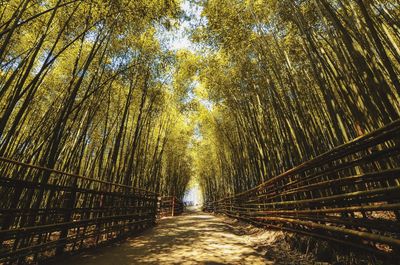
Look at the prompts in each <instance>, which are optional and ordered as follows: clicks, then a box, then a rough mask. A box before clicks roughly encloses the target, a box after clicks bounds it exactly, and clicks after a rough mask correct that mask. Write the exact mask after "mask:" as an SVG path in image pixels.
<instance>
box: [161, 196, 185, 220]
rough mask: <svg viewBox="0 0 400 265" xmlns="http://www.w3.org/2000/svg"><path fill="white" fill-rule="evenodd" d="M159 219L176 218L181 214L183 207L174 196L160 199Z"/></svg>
mask: <svg viewBox="0 0 400 265" xmlns="http://www.w3.org/2000/svg"><path fill="white" fill-rule="evenodd" d="M158 209H159V212H158V216H159V217H167V216H176V215H179V214H182V212H183V209H184V206H183V203H182V201H180V200H179V199H178V198H176V197H175V196H168V197H161V198H160V200H159V207H158Z"/></svg>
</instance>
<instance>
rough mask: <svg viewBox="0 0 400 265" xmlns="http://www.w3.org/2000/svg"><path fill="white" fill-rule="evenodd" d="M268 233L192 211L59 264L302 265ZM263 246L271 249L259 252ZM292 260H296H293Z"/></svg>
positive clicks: (263, 249)
mask: <svg viewBox="0 0 400 265" xmlns="http://www.w3.org/2000/svg"><path fill="white" fill-rule="evenodd" d="M267 233H268V232H267ZM269 233H270V234H265V235H259V234H258V235H256V236H254V235H251V234H249V231H248V230H245V229H243V227H240V225H239V226H238V225H235V224H234V223H233V221H232V220H231V219H228V218H224V217H221V216H214V215H209V214H205V213H202V212H200V211H193V210H192V211H189V212H186V213H185V214H183V215H181V216H177V217H171V218H165V219H162V220H161V221H160V222H159V224H158V225H157V226H156V227H154V228H153V229H150V230H148V231H146V232H145V233H143V234H142V235H140V236H137V237H134V238H129V239H127V240H125V241H124V242H122V243H119V244H118V245H112V246H109V247H103V248H100V249H97V250H91V251H87V252H86V253H82V254H79V255H77V256H74V257H70V258H67V259H64V260H63V261H62V262H57V264H62V265H72V264H74V265H94V264H96V265H108V264H111V265H113V264H115V265H127V264H163V265H164V264H208V265H211V264H216V265H217V264H251V265H257V264H299V263H298V262H299V259H297V258H296V257H295V256H293V253H287V251H286V250H284V249H281V248H280V246H279V242H278V244H277V243H276V242H275V241H276V240H273V239H276V234H274V233H276V232H269ZM271 233H272V234H271ZM260 240H262V241H263V242H260ZM268 240H269V241H268ZM260 244H261V245H266V246H268V248H264V247H263V248H260V247H259V246H260ZM257 246H258V247H257ZM288 256H290V257H291V258H293V259H292V260H291V261H290V260H288V259H287V257H288Z"/></svg>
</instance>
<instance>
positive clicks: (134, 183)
mask: <svg viewBox="0 0 400 265" xmlns="http://www.w3.org/2000/svg"><path fill="white" fill-rule="evenodd" d="M0 4H1V7H0V108H1V113H0V156H1V157H7V158H10V159H13V160H17V161H20V162H25V163H29V164H33V165H38V166H42V167H46V168H50V169H58V170H61V171H64V172H69V173H72V174H78V175H84V176H90V177H91V178H94V179H98V180H102V181H108V182H112V183H116V184H123V185H128V186H131V187H136V188H142V189H146V190H151V191H155V192H158V193H160V194H164V195H171V196H172V195H173V196H177V197H179V198H182V196H183V194H184V191H185V188H186V185H187V183H188V182H189V178H190V175H191V167H190V164H191V158H190V157H189V156H188V154H187V153H188V152H187V150H186V149H187V148H188V143H189V141H190V136H191V134H192V133H191V127H190V126H189V124H188V123H187V122H186V121H185V119H184V116H183V115H184V114H183V111H182V109H183V108H182V106H181V105H182V103H181V101H180V98H179V96H177V95H176V93H175V92H174V88H173V87H172V81H171V79H172V77H171V71H172V70H171V69H172V66H173V62H174V60H175V59H174V58H175V57H174V54H173V53H172V52H170V51H168V50H166V49H164V48H163V44H162V43H160V41H159V40H158V38H157V32H158V31H159V30H160V29H161V30H167V29H168V28H169V27H170V21H172V20H174V19H177V18H178V17H179V16H180V7H179V3H178V2H177V1H175V0H166V1H149V0H143V1H142V0H139V1H127V0H118V1H102V0H99V1H97V0H44V1H36V0H35V1H32V0H11V1H1V3H0ZM2 174H7V169H6V168H5V169H4V170H3V171H2Z"/></svg>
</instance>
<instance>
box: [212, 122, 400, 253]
mask: <svg viewBox="0 0 400 265" xmlns="http://www.w3.org/2000/svg"><path fill="white" fill-rule="evenodd" d="M399 180H400V120H399V121H396V122H393V123H391V124H389V125H387V126H385V127H383V128H381V129H379V130H377V131H374V132H372V133H369V134H367V135H365V136H362V137H359V138H357V139H355V140H353V141H351V142H349V143H347V144H344V145H341V146H339V147H337V148H334V149H333V150H331V151H329V152H326V153H324V154H322V155H320V156H318V157H316V158H314V159H312V160H310V161H307V162H305V163H303V164H301V165H299V166H297V167H295V168H293V169H291V170H289V171H287V172H284V173H282V174H281V175H279V176H275V177H273V178H271V179H269V180H268V181H266V182H265V183H262V184H261V185H259V186H257V187H255V188H253V189H251V190H248V191H246V192H243V193H240V194H236V195H235V196H232V197H228V198H224V199H220V200H218V201H214V202H209V203H207V204H206V210H208V211H213V212H216V213H223V214H226V215H228V216H230V217H234V218H238V219H242V220H244V221H248V222H251V223H254V224H256V225H260V226H263V227H267V228H272V229H279V230H286V231H290V232H295V233H299V234H304V235H308V236H313V237H317V238H320V239H324V240H329V241H333V242H337V243H340V244H345V245H349V246H352V247H357V248H361V249H364V250H367V251H371V252H374V253H378V254H384V255H386V256H390V255H394V256H397V255H399V249H400V222H399V221H400V182H399Z"/></svg>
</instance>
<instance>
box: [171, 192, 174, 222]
mask: <svg viewBox="0 0 400 265" xmlns="http://www.w3.org/2000/svg"><path fill="white" fill-rule="evenodd" d="M174 212H175V196H173V197H172V213H171V216H172V217H173V216H174Z"/></svg>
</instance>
